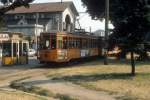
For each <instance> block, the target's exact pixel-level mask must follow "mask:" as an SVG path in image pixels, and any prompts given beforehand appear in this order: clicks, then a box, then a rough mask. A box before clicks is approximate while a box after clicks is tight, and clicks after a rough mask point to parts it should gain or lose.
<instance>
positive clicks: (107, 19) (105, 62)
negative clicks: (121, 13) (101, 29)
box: [104, 0, 109, 65]
mask: <svg viewBox="0 0 150 100" xmlns="http://www.w3.org/2000/svg"><path fill="white" fill-rule="evenodd" d="M105 5H106V6H105V52H104V65H108V59H107V51H108V33H109V26H108V24H109V0H105Z"/></svg>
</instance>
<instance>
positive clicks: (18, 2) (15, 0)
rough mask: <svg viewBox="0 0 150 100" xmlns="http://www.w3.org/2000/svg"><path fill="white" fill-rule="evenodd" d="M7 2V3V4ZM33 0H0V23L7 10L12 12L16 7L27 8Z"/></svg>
mask: <svg viewBox="0 0 150 100" xmlns="http://www.w3.org/2000/svg"><path fill="white" fill-rule="evenodd" d="M8 1H9V3H8ZM33 1H34V0H0V2H1V3H2V4H4V5H3V6H0V21H2V20H3V15H4V14H5V13H6V12H8V11H9V10H14V9H15V8H17V7H21V6H24V7H29V3H31V2H33Z"/></svg>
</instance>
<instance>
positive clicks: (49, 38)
mask: <svg viewBox="0 0 150 100" xmlns="http://www.w3.org/2000/svg"><path fill="white" fill-rule="evenodd" d="M40 48H41V49H56V36H55V35H46V36H43V37H42V38H41V43H40Z"/></svg>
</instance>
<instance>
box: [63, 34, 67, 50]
mask: <svg viewBox="0 0 150 100" xmlns="http://www.w3.org/2000/svg"><path fill="white" fill-rule="evenodd" d="M67 42H68V41H67V38H66V37H65V38H63V49H67V48H68V44H67Z"/></svg>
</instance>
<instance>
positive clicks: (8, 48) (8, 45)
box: [3, 43, 11, 57]
mask: <svg viewBox="0 0 150 100" xmlns="http://www.w3.org/2000/svg"><path fill="white" fill-rule="evenodd" d="M3 56H4V57H10V56H11V43H4V44H3Z"/></svg>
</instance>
